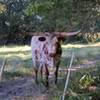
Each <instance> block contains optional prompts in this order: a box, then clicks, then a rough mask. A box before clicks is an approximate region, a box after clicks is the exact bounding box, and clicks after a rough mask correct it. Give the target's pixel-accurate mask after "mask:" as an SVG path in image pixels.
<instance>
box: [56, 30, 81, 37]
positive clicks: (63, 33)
mask: <svg viewBox="0 0 100 100" xmlns="http://www.w3.org/2000/svg"><path fill="white" fill-rule="evenodd" d="M80 32H81V30H78V31H76V32H55V34H56V35H59V36H62V37H64V36H73V35H77V34H78V33H80Z"/></svg>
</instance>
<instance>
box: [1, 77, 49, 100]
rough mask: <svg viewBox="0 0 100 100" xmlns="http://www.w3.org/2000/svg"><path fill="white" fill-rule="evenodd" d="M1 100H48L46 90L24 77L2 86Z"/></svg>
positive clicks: (31, 79) (4, 83)
mask: <svg viewBox="0 0 100 100" xmlns="http://www.w3.org/2000/svg"><path fill="white" fill-rule="evenodd" d="M0 100H47V92H46V88H45V87H44V85H42V84H38V85H37V84H36V83H35V82H34V78H32V77H24V78H18V79H15V80H10V81H7V82H2V83H1V84H0Z"/></svg>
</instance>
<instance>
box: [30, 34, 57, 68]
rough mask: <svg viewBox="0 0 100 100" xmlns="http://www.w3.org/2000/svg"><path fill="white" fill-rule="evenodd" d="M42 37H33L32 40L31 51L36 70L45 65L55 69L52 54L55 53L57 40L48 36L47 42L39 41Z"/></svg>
mask: <svg viewBox="0 0 100 100" xmlns="http://www.w3.org/2000/svg"><path fill="white" fill-rule="evenodd" d="M39 37H41V36H33V37H32V40H31V51H32V60H33V64H34V67H35V68H39V67H41V66H44V65H45V64H47V65H48V67H54V66H55V65H54V58H53V57H50V56H49V54H50V53H55V46H54V44H55V42H57V38H56V37H54V38H53V39H51V38H50V37H49V36H46V37H45V38H46V40H45V41H39Z"/></svg>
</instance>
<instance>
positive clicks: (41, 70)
mask: <svg viewBox="0 0 100 100" xmlns="http://www.w3.org/2000/svg"><path fill="white" fill-rule="evenodd" d="M40 73H41V80H43V66H41V69H40Z"/></svg>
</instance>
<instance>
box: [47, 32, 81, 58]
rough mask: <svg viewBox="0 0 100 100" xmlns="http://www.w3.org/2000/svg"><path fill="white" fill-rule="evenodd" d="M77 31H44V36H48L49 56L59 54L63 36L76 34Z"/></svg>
mask: <svg viewBox="0 0 100 100" xmlns="http://www.w3.org/2000/svg"><path fill="white" fill-rule="evenodd" d="M79 32H80V30H79V31H76V32H54V33H49V32H45V36H46V37H47V38H48V43H49V44H48V45H49V55H50V56H51V57H55V56H56V55H59V54H61V52H62V50H61V41H62V39H63V38H64V37H66V36H67V37H68V36H73V35H77V34H78V33H79Z"/></svg>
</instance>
